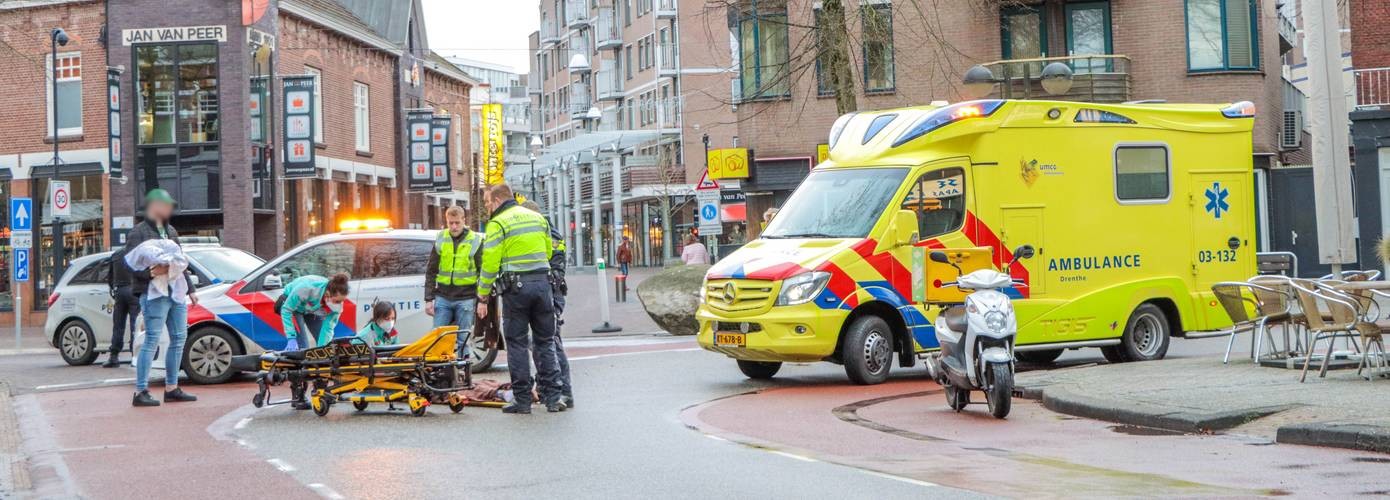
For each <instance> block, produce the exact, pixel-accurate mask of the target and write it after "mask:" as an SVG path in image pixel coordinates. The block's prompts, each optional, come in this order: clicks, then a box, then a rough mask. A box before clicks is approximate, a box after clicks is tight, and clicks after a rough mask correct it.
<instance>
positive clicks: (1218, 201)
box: [1206, 182, 1231, 219]
mask: <svg viewBox="0 0 1390 500" xmlns="http://www.w3.org/2000/svg"><path fill="white" fill-rule="evenodd" d="M1230 194H1231V191H1230V190H1228V189H1226V188H1223V187H1221V183H1220V182H1213V183H1211V188H1210V189H1207V192H1206V195H1207V211H1208V212H1211V213H1212V215H1215V216H1216V218H1218V219H1220V218H1221V212H1229V211H1231V205H1230V204H1229V203H1226V197H1227V196H1230Z"/></svg>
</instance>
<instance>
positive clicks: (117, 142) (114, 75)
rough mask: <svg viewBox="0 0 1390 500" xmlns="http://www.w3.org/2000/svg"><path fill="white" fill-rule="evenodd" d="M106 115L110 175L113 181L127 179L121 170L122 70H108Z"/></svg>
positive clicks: (107, 162) (107, 161)
mask: <svg viewBox="0 0 1390 500" xmlns="http://www.w3.org/2000/svg"><path fill="white" fill-rule="evenodd" d="M106 114H107V117H108V118H107V119H108V120H110V121H111V122H110V124H109V125H108V126H107V128H106V129H107V130H108V131H109V132H110V133H109V134H108V135H107V139H106V140H107V143H106V148H107V153H108V157H107V160H106V164H107V169H108V173H110V174H111V178H112V179H121V178H124V177H125V171H124V170H122V169H121V70H119V69H116V68H110V69H107V70H106Z"/></svg>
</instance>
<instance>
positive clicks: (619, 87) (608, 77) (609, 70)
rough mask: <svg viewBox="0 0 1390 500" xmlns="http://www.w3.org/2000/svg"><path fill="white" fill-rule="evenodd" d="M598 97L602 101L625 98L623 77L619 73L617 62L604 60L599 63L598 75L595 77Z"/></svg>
mask: <svg viewBox="0 0 1390 500" xmlns="http://www.w3.org/2000/svg"><path fill="white" fill-rule="evenodd" d="M594 86H595V89H594V90H596V91H597V92H596V96H595V97H597V98H598V100H600V101H606V100H613V99H622V98H623V75H622V74H621V73H620V72H618V68H617V64H616V61H615V60H613V59H604V60H602V61H600V62H599V70H598V73H597V74H595V75H594Z"/></svg>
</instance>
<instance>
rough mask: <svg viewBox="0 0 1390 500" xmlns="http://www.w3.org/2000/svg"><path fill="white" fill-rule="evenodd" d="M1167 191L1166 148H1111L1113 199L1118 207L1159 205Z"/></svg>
mask: <svg viewBox="0 0 1390 500" xmlns="http://www.w3.org/2000/svg"><path fill="white" fill-rule="evenodd" d="M1171 188H1172V182H1171V178H1170V177H1169V168H1168V148H1167V147H1166V146H1121V147H1118V148H1115V198H1116V199H1118V200H1119V201H1120V202H1121V203H1126V202H1128V203H1161V202H1164V201H1167V200H1168V196H1169V194H1170V191H1171Z"/></svg>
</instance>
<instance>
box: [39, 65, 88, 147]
mask: <svg viewBox="0 0 1390 500" xmlns="http://www.w3.org/2000/svg"><path fill="white" fill-rule="evenodd" d="M55 66H56V69H57V72H58V74H57V75H56V76H57V81H58V99H57V102H58V136H59V137H62V136H68V135H82V54H81V53H80V52H66V53H62V54H58V57H57V60H56V61H55V60H54V59H53V58H51V57H50V58H49V61H48V75H49V77H50V78H51V77H53V76H55V75H54V74H53V71H54V69H55ZM44 87H46V88H45V90H46V91H47V93H46V95H47V97H48V113H46V114H45V116H46V117H47V119H48V121H47V123H48V132H49V136H50V137H51V136H52V132H53V102H54V99H53V89H52V88H47V87H49V86H48V85H44Z"/></svg>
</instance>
